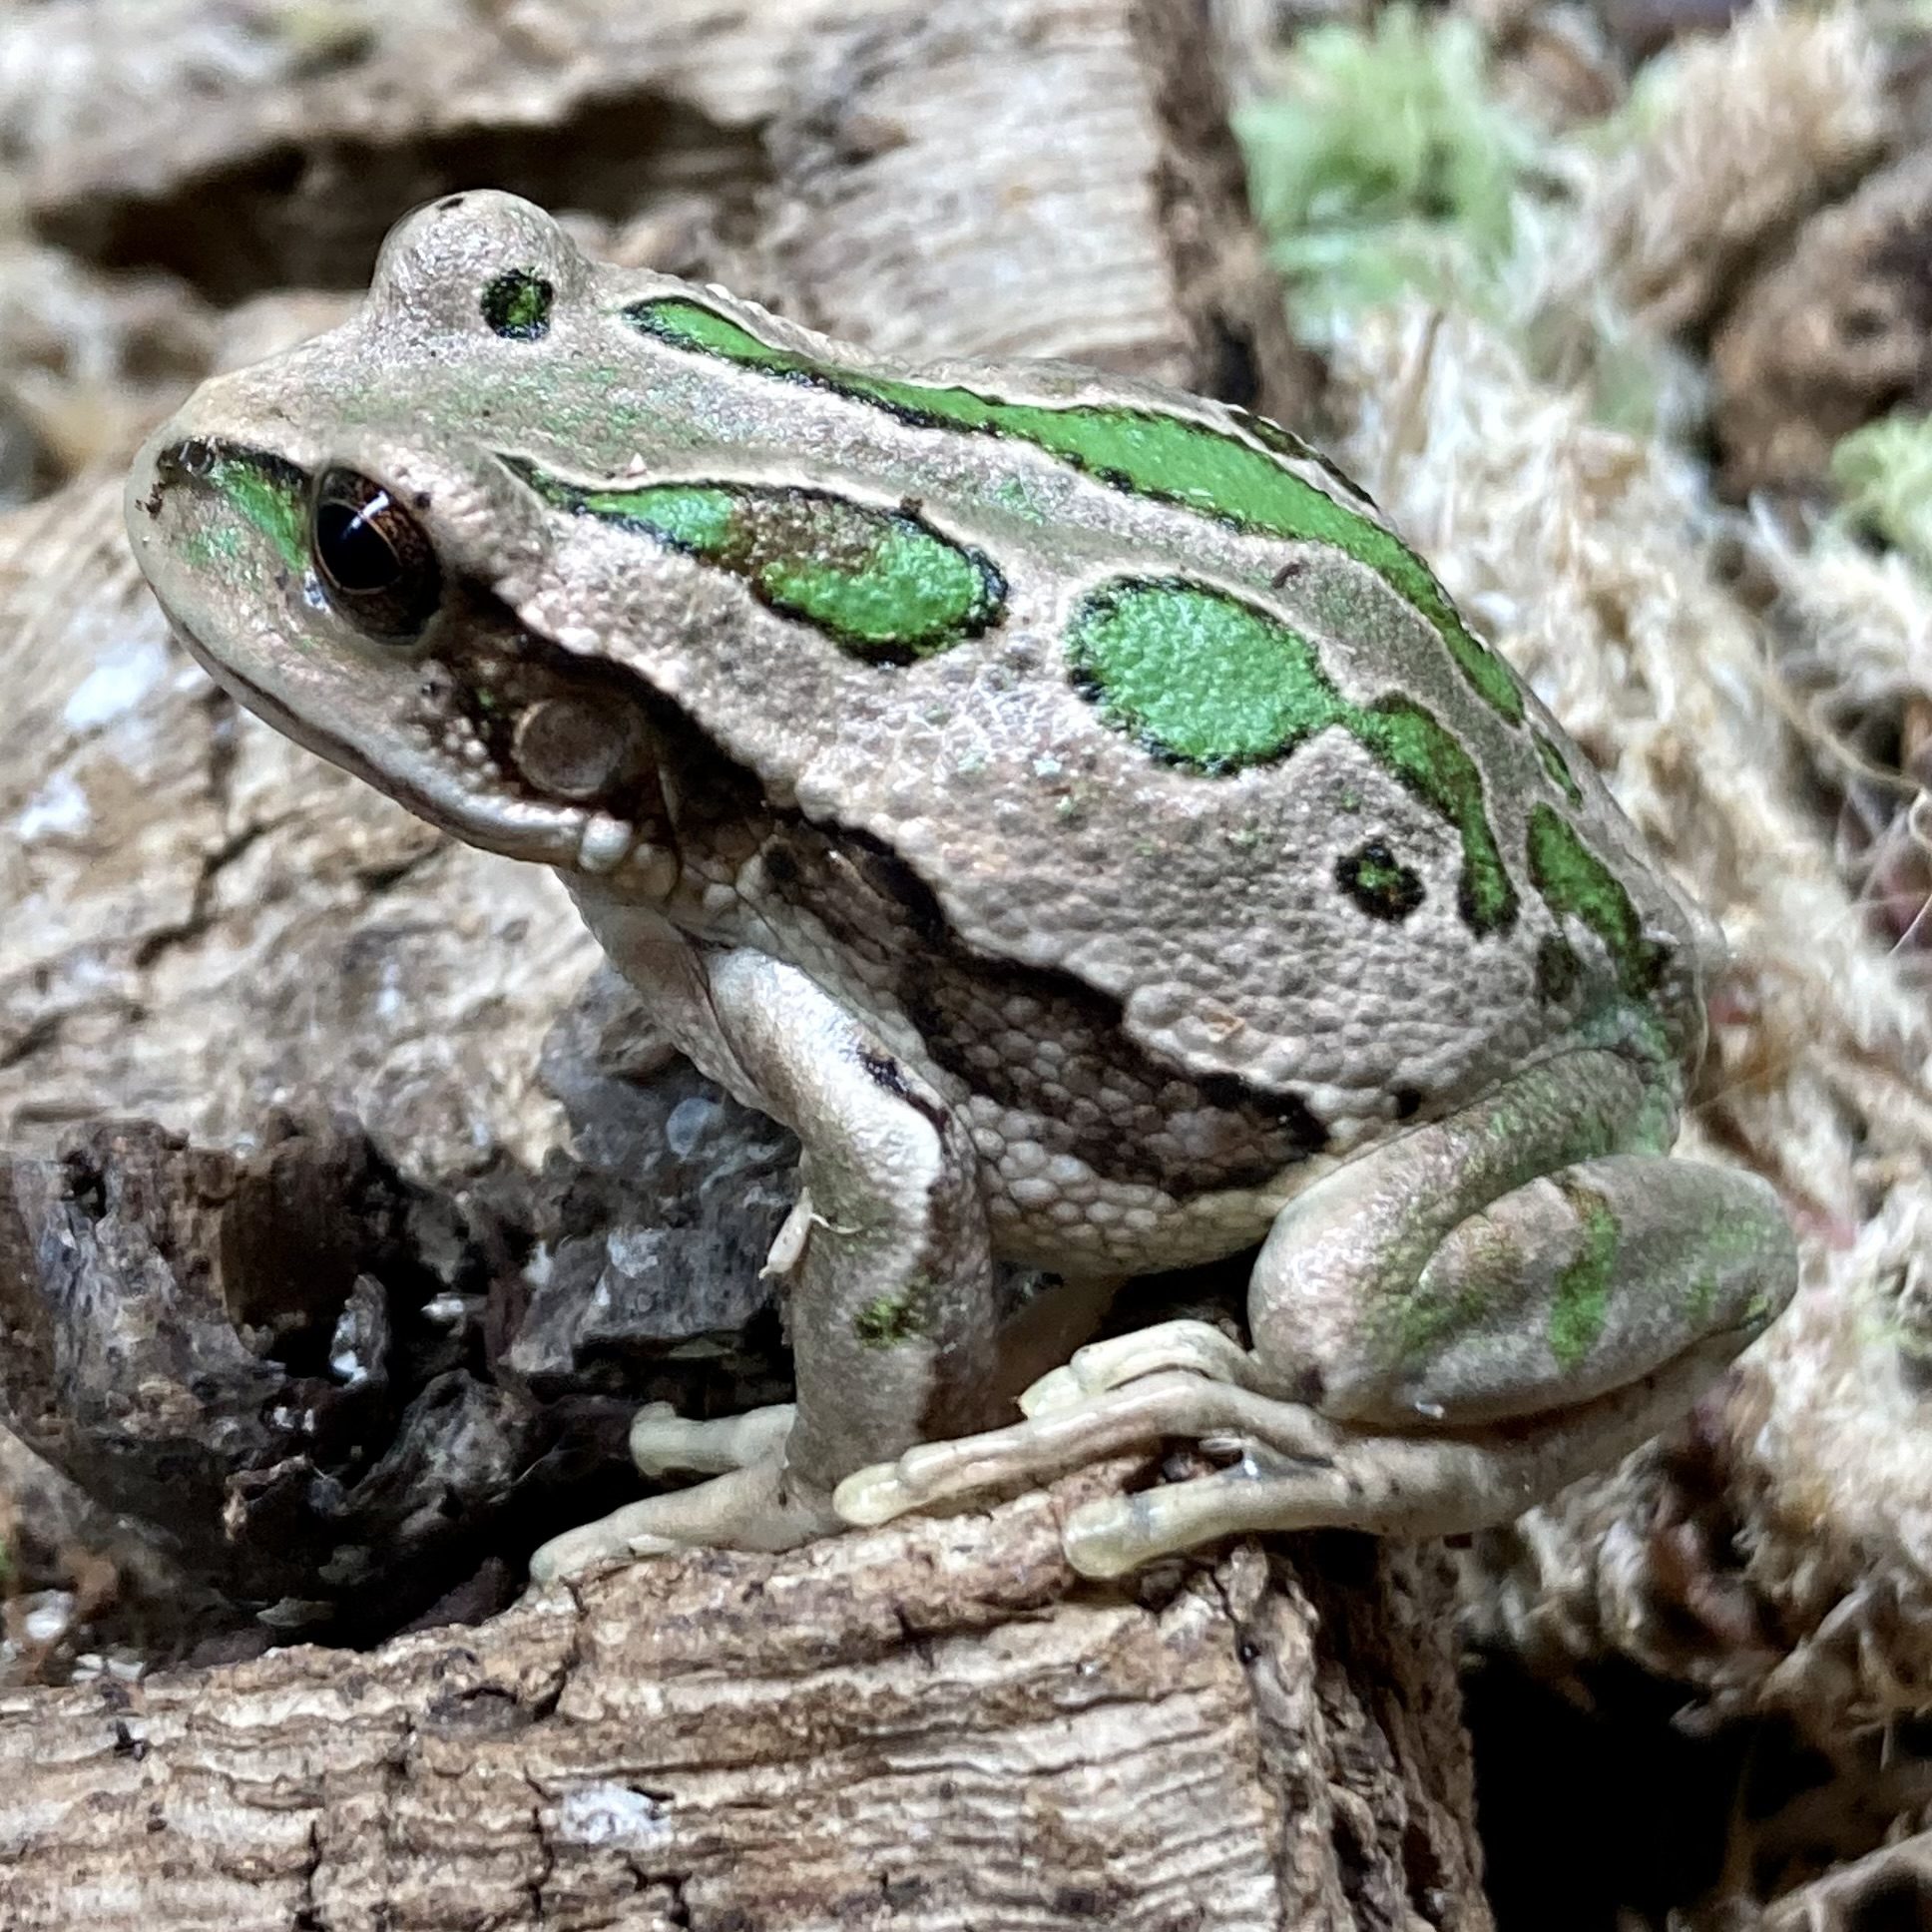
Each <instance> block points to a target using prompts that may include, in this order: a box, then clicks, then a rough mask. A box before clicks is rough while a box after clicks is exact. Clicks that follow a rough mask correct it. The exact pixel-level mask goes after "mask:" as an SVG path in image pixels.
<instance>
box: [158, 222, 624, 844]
mask: <svg viewBox="0 0 1932 1932" xmlns="http://www.w3.org/2000/svg"><path fill="white" fill-rule="evenodd" d="M467 199H468V200H470V201H473V202H476V203H482V204H487V205H488V206H487V210H486V216H487V219H481V220H479V219H477V218H476V217H475V216H474V215H473V214H472V215H467V216H464V217H463V218H462V219H454V218H453V216H452V214H451V210H452V204H450V203H445V204H438V205H437V206H436V208H435V209H433V210H428V211H424V212H423V213H422V214H420V215H418V216H417V217H415V218H412V221H411V222H410V223H408V224H405V225H404V226H403V227H402V228H401V229H399V230H398V231H397V232H396V234H395V235H394V236H392V237H391V240H390V242H389V243H388V245H387V248H386V249H385V254H384V259H383V263H382V264H381V266H380V267H379V269H378V273H377V276H376V280H375V284H374V287H373V289H372V291H371V294H370V297H369V300H368V302H367V303H366V304H365V306H364V308H363V310H362V312H361V314H360V315H358V316H357V317H356V318H355V319H354V320H353V321H352V322H350V323H349V324H347V325H345V326H344V327H343V328H341V329H339V330H337V331H335V332H334V333H332V334H330V335H326V336H323V337H320V338H317V339H316V340H315V341H312V342H309V343H305V344H303V345H302V346H301V347H300V348H298V349H296V350H294V351H292V352H290V353H289V354H287V355H284V356H282V357H279V358H277V359H276V360H274V361H272V362H269V363H265V364H261V365H258V366H256V367H254V368H250V369H245V370H242V371H240V372H238V373H236V374H233V375H229V376H225V377H222V378H220V379H218V380H216V381H213V382H210V383H208V384H206V385H204V387H203V388H202V389H201V390H200V391H198V392H197V393H196V395H195V396H194V397H192V398H191V399H190V401H189V402H188V403H187V404H186V405H185V406H184V408H183V409H182V410H181V412H180V413H179V414H178V415H177V416H176V417H175V418H174V419H173V420H172V421H170V422H169V423H167V424H165V425H164V426H163V427H162V428H161V429H160V430H159V431H157V432H156V434H155V435H154V436H153V437H152V438H151V439H150V440H149V442H148V444H147V445H146V447H145V448H144V449H143V450H142V451H141V453H140V456H139V457H138V458H137V460H136V462H135V465H134V468H133V471H132V474H131V476H130V479H129V484H128V492H127V514H128V524H129V529H130V532H131V534H132V537H133V542H134V548H135V554H136V557H137V558H138V560H139V562H140V564H141V568H142V569H143V571H144V572H145V573H146V575H147V577H148V579H149V581H150V583H151V584H152V585H153V587H154V589H155V591H156V594H157V595H158V597H159V598H160V600H161V603H162V605H163V606H164V608H165V609H166V611H167V613H168V616H169V618H170V620H171V622H172V623H173V625H174V627H175V629H176V631H177V632H178V633H179V634H180V636H181V637H182V638H183V640H184V641H185V642H186V644H187V646H188V648H189V649H190V650H191V651H192V652H193V653H194V655H195V657H196V658H197V659H198V661H199V662H200V663H201V664H202V665H203V666H204V667H205V668H206V669H207V670H208V671H209V672H210V673H211V674H212V675H213V676H214V677H215V678H216V680H217V681H218V682H219V683H221V684H222V685H223V686H224V687H225V688H226V689H227V690H228V691H230V692H231V693H232V694H233V695H234V696H235V697H236V698H238V699H239V700H240V701H241V702H242V704H244V705H246V706H247V707H248V708H249V709H250V710H252V711H255V712H258V713H259V714H261V715H262V716H263V717H264V718H266V719H267V720H268V721H269V722H270V723H272V724H275V725H277V726H278V727H279V728H280V729H282V730H283V731H285V732H287V733H288V734H289V735H290V736H292V737H294V738H295V739H297V740H298V741H299V742H301V743H303V744H305V745H307V746H308V747H309V748H311V749H312V750H315V751H318V752H320V753H321V754H322V755H323V756H325V757H327V758H330V759H332V760H333V761H334V762H336V763H338V764H340V765H343V766H345V767H346V768H348V769H349V770H351V771H353V772H355V773H356V774H357V775H359V776H361V777H363V778H365V779H367V780H369V781H370V782H371V783H373V784H375V785H377V786H378V787H379V788H381V789H382V790H384V791H386V792H388V793H390V794H391V795H392V796H394V797H396V798H397V799H399V800H400V801H401V802H403V803H404V804H406V805H408V806H409V807H410V808H411V809H412V810H414V811H416V812H418V813H419V814H421V815H422V816H423V817H425V818H427V819H429V820H430V821H431V822H432V823H435V824H437V825H440V826H442V827H444V828H445V829H447V830H450V831H452V832H454V833H455V834H456V835H457V836H459V837H461V838H463V839H465V840H467V841H469V842H470V843H473V844H477V845H481V846H483V847H485V848H487V849H491V850H495V851H500V852H504V853H507V854H509V855H511V856H514V857H519V858H530V859H539V860H543V861H546V862H548V863H551V864H555V865H561V866H567V867H576V868H582V869H588V870H594V871H606V870H608V869H610V868H611V867H612V866H614V865H617V864H619V863H620V862H624V861H627V860H630V861H632V862H633V863H636V864H642V863H644V862H645V859H646V857H647V856H648V854H649V852H650V851H651V849H652V847H653V846H654V845H655V843H656V839H655V837H654V832H655V828H656V827H657V825H658V823H659V821H660V820H661V818H662V813H663V799H662V794H661V792H660V790H659V786H658V778H657V770H656V759H655V756H654V741H653V726H652V723H651V717H650V700H651V694H650V693H649V692H648V691H647V690H645V689H644V688H643V687H642V686H641V685H640V684H639V683H638V681H637V680H635V679H632V678H627V677H625V676H623V675H622V674H620V673H618V672H616V671H615V670H614V669H613V668H612V667H610V666H609V665H608V664H607V663H605V662H603V661H601V660H600V658H599V657H598V655H597V654H595V653H594V652H584V651H573V650H572V649H570V648H569V640H570V638H571V631H570V620H571V613H570V612H569V611H568V610H567V609H563V608H561V607H560V606H559V605H558V603H557V600H556V599H555V597H554V596H553V597H552V598H551V600H550V601H551V608H552V609H553V611H554V612H555V614H556V616H557V619H558V622H557V623H556V624H555V625H552V626H549V627H546V631H545V633H544V634H539V633H538V632H537V631H536V630H534V629H533V628H532V625H531V622H530V621H529V619H528V618H527V617H523V616H519V615H518V605H519V603H520V601H522V599H523V597H524V595H525V594H526V593H527V591H528V589H529V587H530V586H531V585H533V584H537V583H540V582H542V583H550V584H553V585H554V582H555V575H554V573H553V572H552V571H551V570H550V569H549V567H548V566H549V560H550V556H551V550H552V542H553V539H552V531H551V525H552V523H553V522H554V517H553V515H552V513H551V512H550V511H549V509H548V507H547V506H546V505H544V504H543V503H542V502H541V501H540V500H539V499H538V498H537V497H536V495H535V494H534V493H533V492H532V491H531V490H530V489H529V488H528V487H527V486H526V485H525V484H524V483H523V482H522V481H520V480H519V478H518V477H517V476H516V475H515V473H514V472H513V471H512V469H511V468H510V467H508V466H507V465H506V463H505V462H504V460H503V459H502V458H501V457H500V456H498V455H496V454H493V453H492V451H491V450H490V449H489V448H488V447H487V446H486V445H485V444H484V443H482V442H480V441H478V440H476V433H477V432H476V426H477V425H478V424H479V423H483V422H487V421H488V420H489V419H490V418H492V417H493V416H495V417H497V418H499V419H507V420H511V421H515V420H517V418H518V412H519V409H520V408H522V407H524V406H525V403H526V399H524V398H520V397H519V395H518V394H517V392H516V388H515V382H514V381H513V380H512V379H511V378H509V377H506V376H505V375H504V373H503V366H504V365H498V364H492V363H491V361H490V360H489V353H488V351H489V346H490V344H491V343H492V342H493V341H494V342H496V343H499V344H500V343H502V342H503V341H504V340H505V339H506V332H507V339H515V336H516V331H517V330H518V329H520V328H524V327H527V326H531V325H534V318H535V314H536V305H537V304H538V303H539V301H541V304H542V305H544V306H545V307H546V309H547V306H548V304H550V303H551V302H553V301H554V300H556V299H557V298H559V297H560V296H565V295H568V294H569V293H570V292H571V291H572V287H573V284H574V283H575V282H576V281H577V280H578V279H580V278H581V276H582V274H583V273H584V271H585V264H584V263H583V262H582V260H581V258H580V257H578V256H577V254H576V252H575V250H574V249H573V248H572V247H571V246H570V244H569V242H567V241H566V240H565V239H564V237H563V236H562V234H561V232H560V231H558V230H557V229H556V227H555V225H554V224H552V223H550V222H549V220H548V218H545V217H543V216H541V214H540V213H539V212H538V211H536V210H534V209H530V208H529V207H528V205H527V204H523V203H518V202H513V201H512V200H511V199H510V198H508V197H500V196H490V197H480V196H479V197H472V198H467ZM439 217H440V218H442V219H440V220H439V219H438V218H439ZM506 230H508V231H509V235H508V240H507V241H506V234H505V231H506ZM479 250H481V251H482V258H481V259H474V260H473V259H470V258H469V257H470V256H473V255H476V254H477V253H478V252H479ZM506 256H507V257H508V258H510V259H511V260H513V261H515V262H516V264H517V267H516V270H515V273H514V275H513V276H511V277H509V278H508V280H512V281H514V286H509V285H507V282H506V276H505V274H504V272H503V270H502V268H501V263H502V261H503V260H504V259H505V258H506ZM479 288H481V289H482V290H483V291H484V292H485V295H486V297H487V296H488V293H489V291H490V290H491V289H493V288H494V289H496V291H497V297H496V304H495V307H494V309H493V308H492V307H491V306H490V303H489V300H488V299H486V300H485V301H482V302H479V300H478V298H477V293H476V291H477V290H478V289H479ZM539 288H540V289H541V290H542V294H541V297H539V296H538V295H537V294H536V293H534V292H533V290H536V289H539ZM445 289H447V290H451V291H461V292H462V294H463V297H464V299H462V300H461V301H458V300H457V299H456V298H455V295H454V294H453V293H452V295H451V297H450V299H449V300H447V301H444V300H442V299H441V291H443V290H445ZM507 366H508V367H509V368H510V369H511V370H512V371H513V372H515V371H516V370H517V368H518V364H517V363H516V362H514V361H510V362H508V364H507ZM451 425H457V427H456V428H454V429H452V427H451Z"/></svg>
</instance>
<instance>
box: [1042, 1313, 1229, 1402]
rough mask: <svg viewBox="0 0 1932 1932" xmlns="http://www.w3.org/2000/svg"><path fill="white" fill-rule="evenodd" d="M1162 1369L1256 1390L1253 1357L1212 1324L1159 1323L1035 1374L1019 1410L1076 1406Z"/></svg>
mask: <svg viewBox="0 0 1932 1932" xmlns="http://www.w3.org/2000/svg"><path fill="white" fill-rule="evenodd" d="M1167 1369H1186V1370H1187V1371H1189V1372H1190V1373H1191V1374H1195V1375H1202V1376H1205V1377H1207V1380H1209V1381H1211V1382H1231V1383H1232V1384H1233V1385H1234V1386H1235V1387H1237V1388H1256V1387H1259V1386H1260V1383H1261V1378H1260V1372H1259V1369H1258V1367H1257V1365H1256V1363H1255V1361H1254V1358H1253V1356H1251V1355H1250V1354H1249V1353H1248V1352H1247V1350H1246V1349H1244V1348H1243V1347H1242V1346H1241V1345H1240V1344H1239V1343H1238V1342H1236V1341H1232V1340H1230V1339H1229V1338H1228V1337H1227V1336H1226V1335H1224V1334H1223V1333H1222V1332H1221V1331H1220V1330H1219V1329H1218V1328H1216V1327H1215V1326H1214V1325H1213V1323H1211V1322H1207V1321H1161V1322H1156V1323H1155V1324H1154V1326H1153V1327H1151V1328H1141V1329H1137V1330H1135V1331H1134V1332H1133V1333H1132V1334H1126V1335H1114V1336H1111V1337H1110V1338H1109V1339H1108V1340H1106V1341H1091V1342H1089V1343H1088V1344H1087V1345H1086V1347H1084V1348H1077V1349H1075V1351H1074V1353H1073V1357H1072V1359H1071V1360H1070V1361H1068V1362H1067V1364H1066V1365H1065V1367H1063V1368H1056V1369H1054V1370H1052V1371H1051V1372H1050V1373H1049V1374H1046V1375H1043V1376H1041V1377H1040V1379H1039V1380H1038V1381H1037V1382H1035V1383H1034V1384H1033V1385H1032V1387H1031V1388H1029V1389H1027V1390H1026V1391H1025V1392H1024V1393H1023V1394H1022V1395H1021V1397H1020V1408H1021V1410H1022V1411H1023V1412H1024V1413H1025V1414H1026V1415H1029V1416H1045V1415H1050V1414H1053V1413H1055V1412H1057V1411H1062V1410H1068V1409H1074V1408H1078V1407H1079V1406H1080V1405H1081V1404H1083V1403H1086V1402H1090V1401H1092V1400H1093V1398H1094V1397H1095V1396H1097V1395H1104V1394H1106V1393H1107V1392H1108V1391H1109V1390H1110V1389H1117V1388H1120V1387H1122V1386H1123V1385H1124V1384H1126V1383H1128V1382H1134V1381H1139V1380H1140V1379H1142V1378H1143V1377H1144V1376H1149V1375H1159V1374H1161V1373H1162V1372H1163V1371H1164V1370H1167Z"/></svg>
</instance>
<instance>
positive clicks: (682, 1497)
mask: <svg viewBox="0 0 1932 1932" xmlns="http://www.w3.org/2000/svg"><path fill="white" fill-rule="evenodd" d="M844 1527H845V1525H844V1522H843V1520H842V1519H841V1518H840V1517H839V1516H838V1515H837V1514H836V1513H835V1512H834V1511H833V1510H832V1509H831V1507H830V1505H829V1503H828V1502H827V1500H826V1499H825V1497H824V1496H823V1494H822V1493H818V1492H813V1491H810V1490H808V1489H806V1488H805V1487H804V1486H803V1485H802V1484H800V1483H798V1482H797V1481H796V1480H795V1478H794V1477H793V1476H792V1474H791V1473H790V1472H789V1471H787V1469H786V1468H785V1465H784V1461H783V1458H782V1456H781V1455H780V1454H778V1453H776V1452H774V1453H772V1454H770V1455H767V1456H765V1457H763V1458H761V1459H760V1460H759V1461H757V1462H754V1463H751V1464H748V1465H747V1466H745V1467H744V1468H741V1469H733V1470H731V1471H730V1472H729V1473H728V1474H726V1475H723V1476H714V1477H713V1478H712V1479H711V1481H710V1482H704V1483H697V1484H694V1485H693V1486H692V1487H691V1488H690V1489H676V1490H672V1491H670V1492H668V1493H667V1494H665V1495H663V1496H647V1497H646V1498H644V1500H643V1501H642V1502H637V1503H627V1504H626V1505H625V1506H624V1507H623V1508H622V1509H620V1510H613V1511H612V1512H611V1514H610V1515H609V1516H605V1517H600V1518H599V1519H598V1520H597V1521H596V1522H595V1523H585V1524H582V1525H581V1526H580V1527H578V1528H577V1529H574V1530H566V1531H565V1532H564V1534H563V1535H562V1536H555V1537H552V1538H551V1539H550V1541H549V1542H548V1543H545V1544H543V1545H541V1546H540V1547H539V1548H538V1549H537V1551H536V1553H535V1554H534V1555H533V1556H532V1557H531V1559H530V1579H531V1581H532V1582H533V1583H538V1584H545V1583H554V1582H556V1581H557V1580H558V1579H559V1578H562V1577H573V1576H578V1575H581V1574H582V1573H584V1572H586V1571H589V1570H597V1569H604V1568H608V1567H609V1566H610V1565H612V1564H618V1563H628V1562H630V1561H631V1560H632V1559H633V1558H635V1557H652V1556H668V1555H671V1554H673V1553H674V1552H677V1551H681V1550H715V1549H723V1550H790V1549H795V1548H796V1547H797V1546H798V1545H799V1544H800V1543H809V1542H812V1541H813V1540H814V1539H815V1538H817V1537H821V1536H829V1535H832V1534H834V1533H835V1532H837V1531H839V1530H841V1529H843V1528H844Z"/></svg>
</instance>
